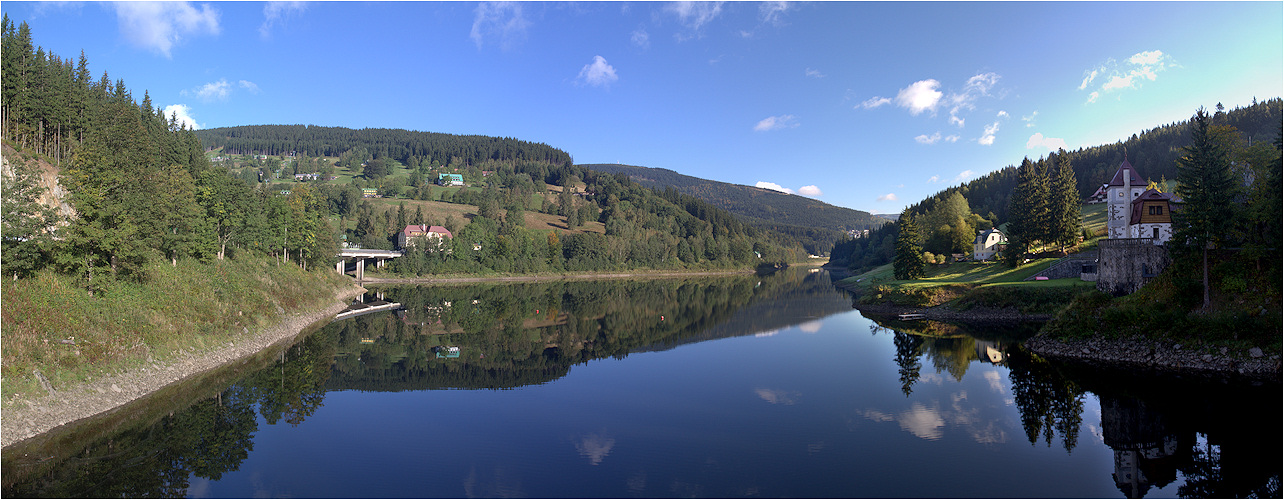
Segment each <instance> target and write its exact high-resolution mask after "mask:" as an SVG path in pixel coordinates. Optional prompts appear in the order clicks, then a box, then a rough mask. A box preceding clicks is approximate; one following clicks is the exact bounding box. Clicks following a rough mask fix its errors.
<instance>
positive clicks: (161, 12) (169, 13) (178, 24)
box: [112, 2, 219, 58]
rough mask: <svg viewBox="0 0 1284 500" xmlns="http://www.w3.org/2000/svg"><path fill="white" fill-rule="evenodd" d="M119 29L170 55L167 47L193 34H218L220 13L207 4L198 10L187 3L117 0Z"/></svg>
mask: <svg viewBox="0 0 1284 500" xmlns="http://www.w3.org/2000/svg"><path fill="white" fill-rule="evenodd" d="M112 5H113V6H114V7H115V9H116V19H117V22H118V24H119V26H120V32H121V34H122V35H124V36H125V38H126V39H128V40H129V42H130V43H132V44H134V45H136V46H139V47H143V48H146V49H151V50H154V51H156V52H159V53H161V54H162V55H164V56H165V57H167V58H168V57H171V55H170V50H171V49H173V48H174V46H175V45H177V44H178V43H180V42H182V41H183V40H184V39H185V38H186V37H188V36H192V35H203V34H210V35H217V34H218V32H219V13H218V11H217V10H214V9H213V8H211V7H210V6H209V5H208V4H203V5H201V8H200V9H199V10H198V9H197V8H196V7H193V6H192V4H190V3H188V2H116V3H114V4H112Z"/></svg>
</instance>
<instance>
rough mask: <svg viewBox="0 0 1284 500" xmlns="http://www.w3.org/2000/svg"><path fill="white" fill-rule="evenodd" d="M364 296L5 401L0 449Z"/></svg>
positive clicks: (237, 353)
mask: <svg viewBox="0 0 1284 500" xmlns="http://www.w3.org/2000/svg"><path fill="white" fill-rule="evenodd" d="M363 291H364V289H362V288H361V287H357V286H349V287H345V288H342V289H340V290H339V291H338V293H336V295H335V296H334V300H333V301H332V303H331V304H330V305H329V306H328V307H325V308H323V309H317V310H312V311H307V312H301V313H297V314H290V315H285V316H281V317H280V318H279V320H278V321H277V322H276V323H274V324H271V325H268V326H265V327H261V328H259V329H258V330H257V331H252V330H251V331H247V333H246V334H245V335H242V336H241V337H240V338H239V339H237V340H235V341H230V342H228V343H227V344H226V345H222V346H218V347H216V348H212V349H208V350H204V351H199V352H198V351H196V350H195V349H192V350H191V351H189V352H187V353H184V354H180V355H179V356H177V357H173V358H170V359H167V360H166V361H165V362H164V364H162V362H150V363H145V364H143V365H142V366H138V367H135V368H131V369H128V370H125V371H123V372H121V373H116V374H109V375H106V376H103V377H99V378H96V379H93V380H91V381H86V382H80V383H77V384H74V385H71V386H68V387H64V388H61V389H55V390H53V391H48V392H47V393H46V394H42V395H39V396H31V395H27V396H25V397H23V398H21V399H19V400H17V401H12V402H7V403H8V404H6V406H5V409H4V418H3V419H0V446H3V447H6V448H7V447H9V446H10V445H11V444H14V443H17V442H20V441H22V440H25V439H28V438H31V437H33V436H37V435H40V434H42V433H45V432H48V431H50V430H52V429H55V428H57V427H59V426H63V425H66V424H69V423H73V422H76V421H78V420H81V419H85V418H89V417H93V416H96V415H99V414H102V413H105V412H111V411H114V410H115V409H117V408H120V407H122V406H124V405H126V404H128V403H130V402H132V401H134V400H136V399H139V398H142V397H144V396H147V395H149V394H152V393H154V392H156V391H159V390H161V389H163V388H165V387H166V386H169V385H171V384H175V383H177V382H180V381H183V380H185V379H188V378H189V377H192V376H195V375H198V374H201V373H203V372H206V371H208V370H212V369H215V368H218V367H220V366H223V365H226V364H228V363H231V362H234V361H236V360H238V359H241V358H244V357H246V356H250V355H253V354H255V353H258V352H260V351H262V350H264V349H267V348H268V347H270V346H272V345H274V344H277V343H278V342H289V341H291V340H293V339H294V338H295V337H297V336H298V335H299V334H300V333H301V332H303V331H304V330H306V329H307V328H308V327H309V326H310V325H314V324H317V323H321V324H324V322H328V321H329V320H330V319H331V318H333V317H334V315H335V314H336V313H338V312H339V311H341V310H343V308H345V307H347V302H348V301H349V299H351V298H352V297H355V296H356V295H357V294H360V293H362V292H363Z"/></svg>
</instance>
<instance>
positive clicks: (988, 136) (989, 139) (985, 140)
mask: <svg viewBox="0 0 1284 500" xmlns="http://www.w3.org/2000/svg"><path fill="white" fill-rule="evenodd" d="M998 132H999V122H994V123H991V124H989V125H986V126H985V133H984V134H981V137H980V138H979V139H977V140H976V143H977V144H980V145H982V146H989V145H992V144H994V138H995V134H997V133H998Z"/></svg>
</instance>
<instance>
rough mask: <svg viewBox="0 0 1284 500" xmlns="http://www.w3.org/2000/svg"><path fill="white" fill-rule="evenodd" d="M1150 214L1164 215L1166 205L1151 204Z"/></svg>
mask: <svg viewBox="0 0 1284 500" xmlns="http://www.w3.org/2000/svg"><path fill="white" fill-rule="evenodd" d="M1150 215H1164V206H1163V205H1151V206H1150Z"/></svg>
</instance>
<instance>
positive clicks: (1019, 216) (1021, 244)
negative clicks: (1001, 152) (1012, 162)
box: [1004, 158, 1048, 267]
mask: <svg viewBox="0 0 1284 500" xmlns="http://www.w3.org/2000/svg"><path fill="white" fill-rule="evenodd" d="M1047 193H1048V190H1047V177H1046V176H1045V175H1043V173H1042V172H1041V169H1040V168H1039V166H1038V165H1036V164H1035V163H1034V162H1032V161H1030V159H1029V158H1026V159H1024V160H1022V161H1021V166H1020V167H1019V168H1018V169H1017V185H1016V189H1014V190H1013V191H1012V196H1011V197H1009V198H1008V213H1009V214H1010V217H1009V219H1008V235H1007V236H1008V248H1007V250H1005V251H1004V261H1005V262H1006V263H1008V265H1010V266H1013V267H1016V266H1018V265H1020V263H1021V260H1022V259H1024V257H1025V253H1026V252H1027V251H1029V250H1030V247H1031V245H1032V243H1033V242H1034V241H1035V240H1037V239H1039V238H1040V237H1042V236H1043V235H1044V234H1046V232H1047V231H1046V229H1045V228H1044V226H1042V224H1044V223H1045V222H1046V221H1047V220H1048V216H1047V207H1048V204H1047V199H1048V197H1047Z"/></svg>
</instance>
